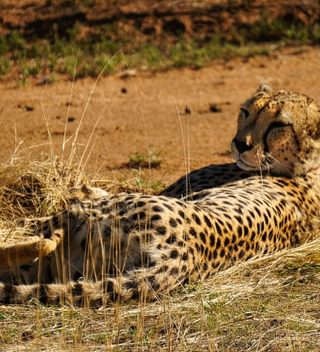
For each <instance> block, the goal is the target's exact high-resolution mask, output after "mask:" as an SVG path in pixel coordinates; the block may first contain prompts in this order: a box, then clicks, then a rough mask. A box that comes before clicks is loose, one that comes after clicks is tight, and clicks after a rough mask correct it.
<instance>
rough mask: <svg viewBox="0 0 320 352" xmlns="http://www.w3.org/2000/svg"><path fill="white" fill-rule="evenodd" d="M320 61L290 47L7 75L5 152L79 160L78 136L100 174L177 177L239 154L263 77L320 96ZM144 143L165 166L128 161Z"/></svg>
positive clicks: (0, 110)
mask: <svg viewBox="0 0 320 352" xmlns="http://www.w3.org/2000/svg"><path fill="white" fill-rule="evenodd" d="M319 64H320V49H319V48H289V49H285V50H283V51H282V52H280V53H279V52H276V53H274V54H271V55H270V56H268V57H266V56H265V57H256V58H250V59H245V60H244V59H234V60H231V61H228V62H223V61H214V62H212V64H211V65H210V66H208V67H206V68H203V69H201V70H198V71H194V70H189V69H183V70H172V71H169V72H164V73H157V74H151V73H137V75H136V76H135V77H130V78H128V79H123V78H119V77H105V78H101V79H99V80H98V81H94V80H92V79H84V80H79V81H76V82H74V83H73V82H70V81H65V80H63V79H59V80H58V81H57V82H55V83H53V84H51V85H47V86H37V85H36V84H34V82H28V83H27V84H26V85H25V86H19V85H17V83H16V82H2V83H0V94H1V102H0V124H1V129H2V134H1V139H0V161H1V162H8V161H10V160H11V159H12V158H13V157H22V158H29V159H35V158H36V159H39V158H45V157H47V156H48V155H50V154H51V153H56V154H58V155H60V157H61V158H64V159H68V160H70V154H69V152H70V149H72V148H73V150H74V147H72V145H74V146H75V145H76V146H77V148H76V153H75V156H74V158H73V160H72V161H74V162H78V163H81V165H82V166H83V168H84V171H85V172H86V173H87V174H88V175H91V176H94V177H95V178H104V179H111V180H122V179H131V178H132V179H134V178H137V177H140V178H141V179H143V180H144V181H146V182H147V183H154V182H158V181H161V182H162V183H163V184H169V183H170V182H173V181H174V180H175V179H176V178H177V177H179V176H180V175H182V174H184V173H185V172H186V171H188V170H190V169H195V168H199V167H201V166H204V165H207V164H211V163H221V162H227V161H230V160H231V158H230V153H229V149H230V148H229V144H230V140H231V138H232V136H233V134H234V132H235V128H236V120H237V113H238V109H239V105H240V104H241V103H242V102H243V101H244V100H245V99H246V98H248V97H249V96H250V94H252V93H253V92H254V90H255V89H256V87H257V86H258V85H259V84H260V83H261V82H267V83H270V84H271V85H272V86H273V87H274V88H283V89H290V90H295V91H299V92H303V93H305V94H307V95H309V96H311V97H313V98H315V99H316V100H318V101H320V84H319V81H320V70H319ZM212 104H216V106H217V107H218V110H219V111H218V112H214V111H211V110H212V109H211V108H210V107H211V106H212ZM213 110H215V109H213ZM220 110H221V111H220ZM77 131H78V132H77ZM75 134H77V137H76V138H75ZM137 152H139V153H141V154H145V155H147V154H148V153H151V154H155V155H159V158H160V160H161V165H160V168H158V169H148V168H147V169H142V170H133V169H130V168H129V167H127V165H126V163H128V161H129V159H130V157H132V155H133V154H134V153H137Z"/></svg>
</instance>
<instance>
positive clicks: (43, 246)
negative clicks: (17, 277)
mask: <svg viewBox="0 0 320 352" xmlns="http://www.w3.org/2000/svg"><path fill="white" fill-rule="evenodd" d="M62 239H63V229H58V230H55V231H54V232H53V233H52V235H51V236H50V238H41V237H38V238H37V239H36V240H33V241H28V242H26V243H17V244H13V245H10V246H6V247H0V270H7V269H10V268H12V267H16V266H19V265H23V264H27V263H30V262H32V261H33V260H35V259H37V258H39V257H46V256H48V255H50V254H51V253H53V252H54V251H55V250H56V249H57V246H58V245H59V244H60V243H61V241H62Z"/></svg>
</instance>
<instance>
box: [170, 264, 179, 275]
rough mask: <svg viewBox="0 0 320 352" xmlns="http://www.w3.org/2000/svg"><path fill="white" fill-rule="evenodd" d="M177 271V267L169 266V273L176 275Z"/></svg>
mask: <svg viewBox="0 0 320 352" xmlns="http://www.w3.org/2000/svg"><path fill="white" fill-rule="evenodd" d="M178 272H179V270H178V268H177V267H175V266H174V267H173V268H171V270H170V275H174V276H175V275H177V274H178Z"/></svg>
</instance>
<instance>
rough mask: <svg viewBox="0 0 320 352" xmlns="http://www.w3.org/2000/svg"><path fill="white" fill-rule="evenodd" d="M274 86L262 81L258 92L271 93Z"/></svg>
mask: <svg viewBox="0 0 320 352" xmlns="http://www.w3.org/2000/svg"><path fill="white" fill-rule="evenodd" d="M271 92H272V87H271V86H270V85H269V84H267V83H261V84H260V85H259V87H258V89H257V92H256V93H271Z"/></svg>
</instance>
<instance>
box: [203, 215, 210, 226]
mask: <svg viewBox="0 0 320 352" xmlns="http://www.w3.org/2000/svg"><path fill="white" fill-rule="evenodd" d="M203 218H204V221H205V223H206V224H207V226H208V227H209V228H212V223H211V221H210V219H209V218H208V217H207V215H204V217H203Z"/></svg>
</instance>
